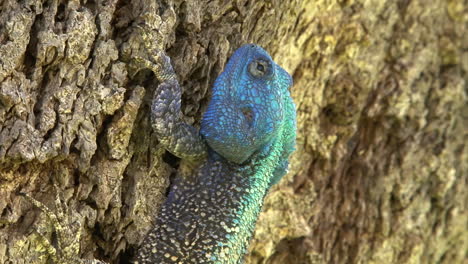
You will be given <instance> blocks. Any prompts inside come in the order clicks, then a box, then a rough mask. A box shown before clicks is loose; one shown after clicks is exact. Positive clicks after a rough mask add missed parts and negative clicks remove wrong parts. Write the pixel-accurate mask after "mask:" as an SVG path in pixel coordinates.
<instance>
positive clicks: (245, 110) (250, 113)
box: [242, 107, 254, 126]
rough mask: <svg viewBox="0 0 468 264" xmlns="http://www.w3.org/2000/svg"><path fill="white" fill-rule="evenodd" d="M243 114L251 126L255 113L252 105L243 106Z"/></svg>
mask: <svg viewBox="0 0 468 264" xmlns="http://www.w3.org/2000/svg"><path fill="white" fill-rule="evenodd" d="M242 114H243V115H244V117H245V119H246V120H247V123H248V124H249V126H252V122H253V115H254V114H253V111H252V109H251V108H250V107H244V108H242Z"/></svg>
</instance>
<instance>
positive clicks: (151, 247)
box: [135, 44, 296, 264]
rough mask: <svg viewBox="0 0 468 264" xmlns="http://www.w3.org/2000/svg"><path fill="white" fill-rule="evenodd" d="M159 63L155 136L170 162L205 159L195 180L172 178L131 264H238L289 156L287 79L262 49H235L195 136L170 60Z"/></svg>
mask: <svg viewBox="0 0 468 264" xmlns="http://www.w3.org/2000/svg"><path fill="white" fill-rule="evenodd" d="M160 59H161V61H160V66H159V67H157V68H156V69H154V70H153V71H154V72H155V75H156V77H157V78H158V79H159V81H160V82H161V83H160V85H159V86H158V88H157V89H156V91H155V95H154V99H153V103H152V107H151V118H152V125H153V129H154V131H155V133H156V135H157V136H158V138H159V139H160V142H161V143H162V144H163V145H164V146H165V148H166V149H167V150H169V151H170V152H171V153H173V154H175V155H176V156H178V157H181V158H185V159H194V160H195V159H200V158H202V157H204V156H207V157H208V158H207V159H206V162H205V163H204V164H203V165H202V166H201V167H200V168H199V169H198V171H197V173H196V175H195V176H194V177H190V178H188V179H185V178H182V177H178V178H177V179H176V181H175V183H174V184H173V186H172V189H171V191H170V193H169V196H168V198H167V200H166V201H165V203H164V204H163V205H162V208H161V211H160V213H159V214H158V218H157V220H156V225H155V228H154V229H153V230H151V231H150V232H149V234H148V235H147V237H146V238H145V240H144V241H143V243H142V246H141V248H140V249H139V251H138V252H137V256H136V262H135V263H138V264H144V263H242V262H243V257H244V254H245V252H246V249H247V246H248V244H249V241H250V238H251V237H252V233H253V231H254V229H255V223H256V221H257V218H258V214H259V213H260V211H261V207H262V204H263V199H264V197H265V195H266V194H267V192H268V190H269V188H270V187H271V186H272V185H273V184H275V183H276V182H277V181H278V180H279V179H280V178H281V177H282V176H283V175H284V174H285V173H286V171H287V166H288V158H289V156H290V154H291V153H292V151H293V150H294V145H295V139H296V113H295V106H294V103H293V101H292V99H291V96H290V93H289V90H288V88H289V87H290V86H291V85H292V78H291V76H290V75H289V74H288V73H287V72H286V71H285V70H284V69H282V68H281V67H280V66H279V65H277V64H276V63H275V62H274V61H273V60H272V59H271V57H270V55H269V54H268V53H267V52H266V51H265V50H263V49H262V48H260V47H258V46H256V45H252V44H247V45H244V46H242V47H240V48H239V49H238V50H237V51H236V52H235V53H234V54H233V55H232V57H231V58H230V59H229V61H228V63H227V65H226V67H225V69H224V72H223V73H221V75H220V76H219V77H218V78H217V79H216V81H215V84H214V86H213V93H212V99H211V101H210V103H209V105H208V108H207V110H206V112H205V114H204V116H203V119H202V122H201V129H200V132H199V133H198V131H197V130H196V129H195V128H193V127H191V126H189V125H187V124H185V123H184V122H182V121H181V118H180V116H181V112H180V96H181V89H180V87H179V84H178V82H177V80H176V75H175V73H174V71H173V69H172V66H171V65H170V61H169V59H168V57H166V56H165V55H162V54H161V55H160Z"/></svg>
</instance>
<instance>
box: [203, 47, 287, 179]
mask: <svg viewBox="0 0 468 264" xmlns="http://www.w3.org/2000/svg"><path fill="white" fill-rule="evenodd" d="M291 85H292V78H291V76H290V75H289V74H288V73H287V72H286V71H285V70H284V69H283V68H281V67H280V66H279V65H278V64H276V63H275V62H274V61H273V60H272V58H271V57H270V55H269V54H268V53H267V52H266V51H265V50H264V49H262V48H261V47H259V46H256V45H252V44H246V45H244V46H242V47H240V48H239V49H237V50H236V51H235V52H234V54H233V55H232V56H231V58H230V59H229V61H228V63H227V64H226V67H225V69H224V71H223V73H221V74H220V75H219V77H218V78H217V79H216V81H215V84H214V86H213V94H212V98H211V101H210V103H209V104H208V108H207V110H206V112H205V114H204V116H203V119H202V123H201V129H200V133H201V135H202V137H203V138H204V139H205V140H206V142H207V144H208V146H209V147H210V148H211V149H213V150H214V151H215V152H216V153H218V154H219V155H221V156H222V157H224V158H225V159H227V160H229V161H231V162H234V163H237V164H242V163H244V162H245V161H247V160H248V159H249V158H251V157H252V156H253V155H256V154H258V153H265V152H268V151H279V152H280V153H281V155H282V156H284V159H282V160H281V161H279V162H278V164H276V171H275V172H274V174H281V176H282V175H283V174H284V172H285V171H286V168H287V158H288V157H289V154H290V153H291V152H292V151H293V150H294V145H295V139H296V137H295V136H296V133H295V132H296V123H295V119H296V113H295V109H294V103H293V102H292V99H291V96H290V93H289V90H288V88H289V87H290V86H291ZM278 140H280V141H283V142H281V144H280V145H279V146H280V147H279V148H281V149H271V147H272V146H273V142H277V141H278ZM274 145H275V148H278V144H274ZM285 161H286V162H285ZM285 167H286V168H285ZM278 170H279V172H278Z"/></svg>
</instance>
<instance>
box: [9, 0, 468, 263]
mask: <svg viewBox="0 0 468 264" xmlns="http://www.w3.org/2000/svg"><path fill="white" fill-rule="evenodd" d="M467 14H468V6H467V4H466V3H465V2H463V0H450V1H443V0H434V1H427V0H397V1H395V0H342V1H323V0H318V1H311V0H308V1H280V0H272V1H248V0H236V1H208V0H200V1H193V0H186V1H171V0H167V1H147V0H139V1H116V0H108V1H99V0H98V1H86V0H84V1H77V0H74V1H60V0H43V1H39V0H24V1H16V0H0V263H48V262H47V261H48V259H50V258H49V254H50V252H47V250H46V244H47V243H49V242H50V243H52V244H54V245H55V244H56V242H57V237H58V236H59V235H57V232H56V230H55V229H54V228H53V226H52V224H51V223H50V221H49V220H48V218H47V217H46V215H45V213H43V212H42V211H41V210H39V209H38V208H37V207H35V206H34V205H33V204H31V203H30V202H29V201H28V200H27V199H25V198H24V197H23V196H21V195H19V194H20V193H27V194H29V195H30V196H32V197H34V198H35V199H37V200H38V201H40V202H42V203H44V204H45V205H46V206H47V207H48V208H50V210H52V211H54V212H58V211H59V210H58V208H63V209H64V214H65V215H66V219H67V220H66V221H62V224H63V225H64V228H65V229H66V230H65V231H67V232H62V235H61V239H60V240H61V241H62V248H66V247H67V246H69V245H73V244H77V243H73V241H74V239H76V235H77V234H81V237H79V238H77V239H78V240H76V241H80V243H79V245H80V246H81V249H80V250H79V252H80V253H79V255H80V256H81V257H83V258H87V259H92V258H98V259H101V260H105V261H107V262H109V263H126V261H127V260H128V257H129V256H131V255H132V254H133V252H134V250H135V249H136V248H137V246H138V244H139V243H140V242H141V241H142V239H143V237H144V234H145V233H146V232H147V231H148V229H149V228H150V227H151V225H152V222H153V220H154V217H155V215H156V214H157V211H158V209H159V206H160V205H161V203H162V202H163V201H164V198H165V195H166V191H167V188H168V186H169V184H170V176H171V175H175V173H176V172H177V171H180V170H181V169H179V163H180V162H179V160H178V159H176V158H174V157H173V156H171V155H170V154H167V153H166V152H165V150H164V149H162V148H161V146H159V145H158V139H157V138H156V137H155V136H154V135H153V133H152V130H151V125H150V123H149V114H148V113H149V104H150V99H151V98H152V93H153V91H154V87H155V85H157V81H156V80H155V79H154V77H153V76H152V75H151V74H150V72H149V71H148V70H142V69H139V68H136V67H135V64H134V63H132V61H133V59H134V58H135V57H137V56H142V55H145V52H146V53H148V52H152V51H166V52H167V54H168V55H169V56H170V57H171V59H172V64H173V66H174V68H175V71H176V72H177V74H178V77H179V81H180V83H181V85H182V87H183V89H184V94H183V105H184V106H183V111H184V114H185V116H186V118H187V120H188V121H189V122H191V123H193V124H195V125H198V124H199V121H200V118H201V116H202V113H203V111H204V109H205V107H206V103H207V102H208V100H209V98H210V86H211V85H212V83H213V81H214V79H215V78H216V76H217V75H218V74H219V73H220V72H221V71H222V69H223V67H224V64H225V63H226V60H227V58H228V57H229V55H230V54H231V53H232V52H233V51H234V50H235V49H236V48H238V47H239V46H240V45H241V44H243V43H257V44H259V45H261V46H263V47H264V48H265V49H267V50H268V51H269V52H270V54H271V55H272V57H273V58H274V60H275V61H276V62H277V63H278V64H279V65H281V66H283V67H284V68H285V69H286V70H288V72H290V73H291V75H293V78H294V82H295V84H294V87H292V94H293V97H294V100H295V102H296V106H297V111H298V142H297V151H296V152H295V154H294V156H293V159H292V162H291V166H290V172H289V173H288V175H287V176H285V177H284V178H283V179H282V180H281V181H280V183H279V184H278V185H277V186H275V187H274V188H273V189H272V190H271V191H270V194H269V195H268V196H267V199H266V201H265V205H264V208H263V212H262V214H261V216H260V219H259V222H258V223H257V229H256V233H255V237H254V239H253V240H252V244H251V247H250V253H249V255H248V256H247V258H246V263H252V264H253V263H268V264H273V263H463V261H464V260H465V259H466V258H468V256H467V253H466V252H468V241H467V240H468V227H467V223H468V212H467V208H466V205H467V204H468V194H467V177H468V168H467V166H468V154H467V146H466V142H468V132H467V131H468V103H467V102H468V100H467V93H468V84H467V76H468V75H467V71H468V27H467V25H468V15H467ZM141 28H143V29H144V30H146V31H148V32H151V34H149V35H148V36H146V35H145V36H142V35H141V34H139V33H138V32H139V29H141ZM143 38H149V41H148V39H144V40H145V41H147V42H149V43H151V45H153V46H152V47H150V48H148V49H145V48H143V42H144V41H143ZM181 167H182V166H180V168H181ZM54 185H55V186H56V187H54ZM56 193H58V194H59V199H60V201H61V202H60V203H59V204H57V202H56Z"/></svg>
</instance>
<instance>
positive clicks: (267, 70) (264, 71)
mask: <svg viewBox="0 0 468 264" xmlns="http://www.w3.org/2000/svg"><path fill="white" fill-rule="evenodd" d="M249 72H250V74H252V75H253V76H254V77H263V76H269V75H271V73H272V71H271V63H270V62H269V61H266V60H264V59H256V60H254V61H252V62H251V63H250V64H249Z"/></svg>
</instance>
